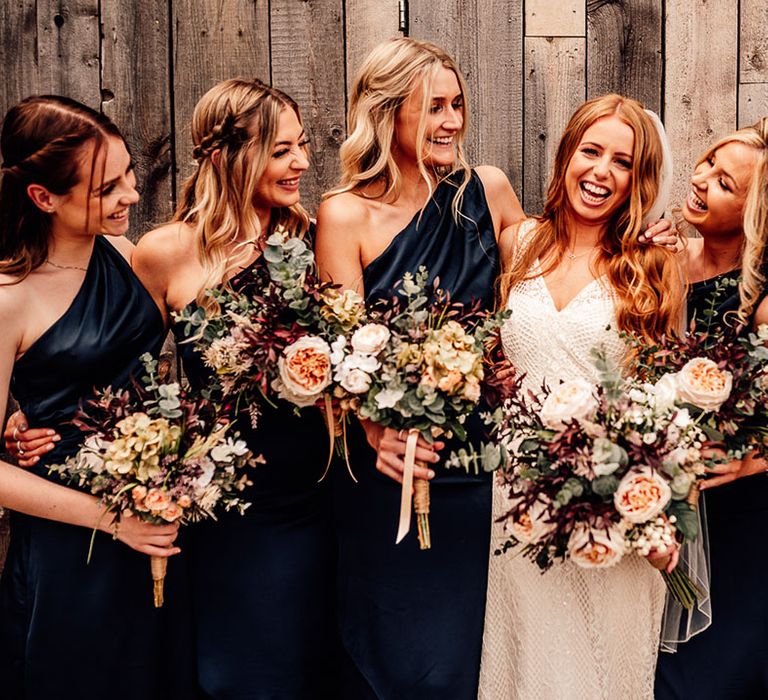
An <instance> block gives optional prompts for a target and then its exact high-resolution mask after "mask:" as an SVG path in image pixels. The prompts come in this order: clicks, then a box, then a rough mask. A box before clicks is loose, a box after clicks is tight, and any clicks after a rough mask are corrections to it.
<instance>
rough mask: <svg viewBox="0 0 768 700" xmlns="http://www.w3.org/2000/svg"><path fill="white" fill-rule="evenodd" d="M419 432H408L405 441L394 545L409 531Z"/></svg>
mask: <svg viewBox="0 0 768 700" xmlns="http://www.w3.org/2000/svg"><path fill="white" fill-rule="evenodd" d="M418 441H419V431H418V430H409V431H408V439H407V440H406V441H405V468H404V469H403V488H402V490H401V491H400V522H399V523H398V525H397V538H396V539H395V544H400V542H401V541H402V539H403V537H405V536H406V535H407V534H408V531H409V530H410V529H411V498H412V496H413V468H414V467H415V466H416V443H417V442H418Z"/></svg>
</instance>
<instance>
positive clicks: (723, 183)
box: [683, 141, 758, 236]
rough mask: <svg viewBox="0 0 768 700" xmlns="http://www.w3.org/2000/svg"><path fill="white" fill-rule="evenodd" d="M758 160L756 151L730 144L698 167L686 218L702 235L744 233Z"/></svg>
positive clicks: (694, 175) (741, 145)
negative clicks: (745, 215) (745, 206)
mask: <svg viewBox="0 0 768 700" xmlns="http://www.w3.org/2000/svg"><path fill="white" fill-rule="evenodd" d="M757 158H758V151H757V149H756V148H753V147H752V146H748V145H747V144H745V143H740V142H739V141H730V142H729V143H726V144H724V145H722V146H720V148H718V149H717V150H716V151H714V152H713V153H711V154H710V155H709V156H708V157H707V158H705V159H704V160H703V161H702V162H701V163H699V164H698V165H697V166H696V169H695V170H694V171H693V177H692V178H691V191H690V192H689V193H688V197H687V198H686V200H685V204H684V205H683V217H684V218H685V220H686V221H687V222H688V223H690V224H691V225H693V226H694V227H695V228H696V230H697V231H698V232H699V233H701V235H702V236H706V235H707V234H710V235H733V234H738V233H740V232H741V230H742V221H743V217H744V203H745V201H746V197H747V191H748V190H749V185H750V183H751V181H752V177H753V174H754V172H755V168H756V166H757Z"/></svg>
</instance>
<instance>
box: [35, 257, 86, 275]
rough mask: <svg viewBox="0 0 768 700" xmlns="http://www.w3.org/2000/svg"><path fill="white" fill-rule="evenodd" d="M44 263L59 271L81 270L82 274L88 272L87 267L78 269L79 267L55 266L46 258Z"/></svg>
mask: <svg viewBox="0 0 768 700" xmlns="http://www.w3.org/2000/svg"><path fill="white" fill-rule="evenodd" d="M45 262H47V263H48V264H49V265H52V266H53V267H56V268H58V269H59V270H81V271H82V272H88V268H87V267H80V265H57V264H56V263H55V262H53V261H52V260H48V259H47V258H46V260H45Z"/></svg>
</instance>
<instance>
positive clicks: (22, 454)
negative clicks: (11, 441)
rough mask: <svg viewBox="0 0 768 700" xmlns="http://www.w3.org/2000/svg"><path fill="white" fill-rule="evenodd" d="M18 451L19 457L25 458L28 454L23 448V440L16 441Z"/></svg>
mask: <svg viewBox="0 0 768 700" xmlns="http://www.w3.org/2000/svg"><path fill="white" fill-rule="evenodd" d="M16 449H17V450H18V452H19V457H23V456H24V455H25V454H27V453H26V452H24V449H23V448H22V446H21V440H16Z"/></svg>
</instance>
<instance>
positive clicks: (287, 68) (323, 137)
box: [271, 0, 346, 212]
mask: <svg viewBox="0 0 768 700" xmlns="http://www.w3.org/2000/svg"><path fill="white" fill-rule="evenodd" d="M271 11H272V15H271V28H272V36H271V38H272V81H273V84H274V85H275V87H278V88H280V89H281V90H284V91H285V92H287V93H288V94H289V95H290V96H291V97H293V98H294V99H295V100H296V101H297V102H298V103H299V106H300V107H301V111H302V116H303V118H304V124H305V127H306V130H307V133H308V134H309V136H310V139H311V146H310V148H311V150H312V167H311V169H310V170H309V172H308V173H306V174H305V175H304V176H303V177H302V182H301V200H302V204H303V205H304V206H305V207H306V208H307V209H309V210H310V212H314V211H315V210H316V209H317V205H318V204H319V202H320V197H321V195H322V193H323V192H325V191H326V190H329V189H330V188H331V187H333V186H334V185H335V184H336V182H337V180H338V177H339V157H338V153H339V146H340V145H341V144H342V142H343V141H344V135H345V118H346V91H345V80H344V52H343V46H344V26H343V17H344V8H343V3H342V0H312V2H295V0H272V2H271ZM299 37H300V39H299ZM297 42H299V43H298V44H297Z"/></svg>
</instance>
